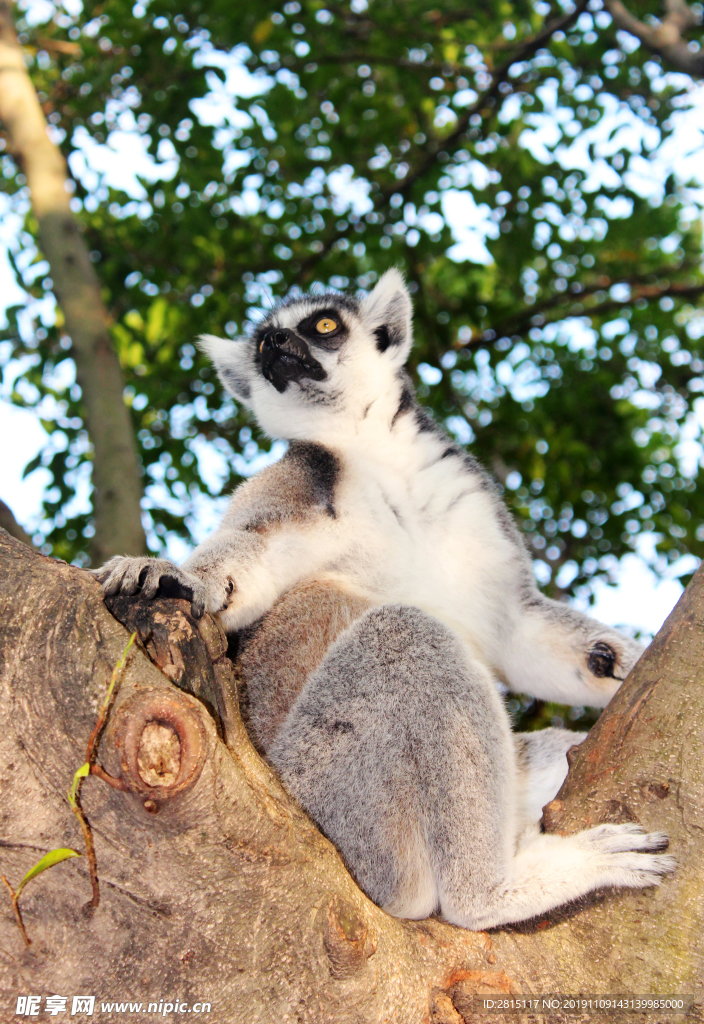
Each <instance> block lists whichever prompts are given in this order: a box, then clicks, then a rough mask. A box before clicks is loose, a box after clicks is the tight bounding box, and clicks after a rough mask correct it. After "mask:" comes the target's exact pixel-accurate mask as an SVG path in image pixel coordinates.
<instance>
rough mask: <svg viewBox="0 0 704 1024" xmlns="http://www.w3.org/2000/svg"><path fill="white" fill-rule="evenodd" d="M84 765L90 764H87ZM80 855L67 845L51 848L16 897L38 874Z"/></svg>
mask: <svg viewBox="0 0 704 1024" xmlns="http://www.w3.org/2000/svg"><path fill="white" fill-rule="evenodd" d="M84 767H88V766H87V765H85V766H84ZM79 771H80V769H79ZM76 774H78V773H76ZM80 856H81V854H80V853H77V852H76V850H69V849H68V848H67V847H60V848H59V849H58V850H50V851H49V852H48V853H45V854H44V856H43V857H42V859H41V860H39V861H37V863H36V864H35V865H34V867H33V868H30V869H29V871H28V872H27V874H26V875H25V876H24V878H23V879H22V881H21V882H20V884H19V885H18V886H17V892H16V893H15V898H17V897H18V896H19V894H20V893H21V892H22V890H23V889H24V887H25V885H26V884H27V882H31V881H32V879H33V878H36V877H37V875H41V873H42V872H43V871H47V870H48V869H49V868H53V867H54V865H55V864H60V863H61V862H62V861H64V860H70V859H71V857H80Z"/></svg>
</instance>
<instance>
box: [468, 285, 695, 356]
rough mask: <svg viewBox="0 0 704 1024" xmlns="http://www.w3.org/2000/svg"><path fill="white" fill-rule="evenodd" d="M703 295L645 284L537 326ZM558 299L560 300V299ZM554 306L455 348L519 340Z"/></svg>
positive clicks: (529, 312)
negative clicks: (644, 301)
mask: <svg viewBox="0 0 704 1024" xmlns="http://www.w3.org/2000/svg"><path fill="white" fill-rule="evenodd" d="M632 280H633V279H631V281H628V280H626V279H619V280H618V281H612V282H611V283H610V284H609V285H607V286H606V287H611V286H612V285H614V284H630V283H631V282H632ZM603 290H604V286H603V285H601V286H597V287H595V288H594V289H591V290H586V291H585V292H582V293H581V296H584V295H585V294H587V295H588V294H590V293H592V294H593V293H594V292H598V291H603ZM702 294H704V284H682V283H680V282H674V283H670V284H667V285H656V284H644V285H641V287H639V288H634V289H633V290H632V291H631V295H630V296H629V298H627V299H606V300H605V301H604V302H597V303H595V304H594V305H592V306H587V307H586V308H584V307H582V308H579V309H577V308H575V306H572V309H571V310H565V311H563V312H561V313H558V314H557V315H555V316H553V317H549V318H547V317H546V318H545V319H544V321H543V323H542V324H540V325H539V326H540V327H541V328H542V327H545V326H546V325H547V324H554V323H559V322H560V321H561V320H567V319H569V318H570V317H578V316H587V317H590V316H601V315H602V314H603V313H611V312H612V311H613V310H616V309H626V308H628V307H629V306H633V305H634V304H635V303H636V302H637V301H638V300H639V299H647V300H648V301H650V302H652V301H655V300H657V299H662V298H665V297H666V296H670V297H671V298H678V299H696V298H698V297H699V296H700V295H702ZM555 298H557V297H555ZM560 298H563V297H562V296H560ZM564 301H565V303H567V302H576V303H577V304H578V305H579V306H581V303H580V302H579V299H578V297H577V296H574V295H571V296H567V295H565V296H564ZM554 305H555V302H553V301H550V302H546V303H545V304H544V305H543V306H541V307H533V308H532V309H529V310H526V311H525V313H524V317H523V318H522V319H520V320H514V321H504V322H503V323H500V324H498V325H497V327H495V328H489V329H488V330H486V331H481V332H478V333H477V334H476V335H473V336H472V337H471V338H470V339H469V341H468V342H466V343H465V344H464V345H458V346H457V347H458V349H476V348H487V347H488V346H490V345H493V344H494V342H495V341H496V339H497V338H501V337H504V336H506V335H521V336H522V335H524V334H527V333H528V331H529V330H531V329H532V328H533V327H535V326H538V325H536V324H535V323H534V322H533V321H534V319H535V317H536V316H541V315H542V311H543V310H545V309H549V308H553V307H554Z"/></svg>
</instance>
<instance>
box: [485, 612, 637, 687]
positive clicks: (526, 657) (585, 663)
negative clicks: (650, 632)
mask: <svg viewBox="0 0 704 1024" xmlns="http://www.w3.org/2000/svg"><path fill="white" fill-rule="evenodd" d="M642 652H643V647H642V646H641V644H639V643H637V642H636V641H635V640H631V639H630V638H629V637H626V636H624V635H623V634H622V633H619V632H617V631H616V630H615V629H611V627H610V626H604V625H603V624H602V623H600V622H597V621H596V620H595V619H592V618H590V617H589V616H588V615H584V614H583V613H582V612H579V611H577V610H576V609H574V608H570V607H569V606H568V605H565V604H561V603H559V602H557V601H550V600H549V599H548V598H546V597H542V595H537V596H536V598H535V600H533V601H531V602H530V603H529V604H528V605H527V606H525V607H523V608H522V609H521V613H520V615H519V616H517V617H516V619H515V620H511V621H510V622H508V620H507V628H506V630H505V632H504V634H503V635H502V638H501V645H500V650H499V651H498V652H497V662H498V667H499V669H500V670H501V672H502V674H503V676H504V678H505V680H506V682H507V683H508V685H509V686H510V687H511V689H512V690H514V691H515V692H517V693H529V694H531V695H532V696H534V697H540V698H542V699H544V700H555V701H559V702H561V703H563V704H589V705H591V706H593V707H605V706H606V704H608V702H609V700H610V699H611V697H612V696H613V695H614V693H615V692H616V690H617V689H618V688H619V686H620V685H621V683H622V682H623V680H624V679H625V678H626V676H627V675H628V673H629V672H630V670H631V669H632V667H633V666H634V665H635V663H636V662H637V661H638V658H639V657H640V656H641V654H642Z"/></svg>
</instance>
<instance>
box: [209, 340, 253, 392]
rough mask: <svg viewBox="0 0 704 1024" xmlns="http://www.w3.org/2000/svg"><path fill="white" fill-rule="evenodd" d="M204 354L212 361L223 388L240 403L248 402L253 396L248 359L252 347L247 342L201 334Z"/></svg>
mask: <svg viewBox="0 0 704 1024" xmlns="http://www.w3.org/2000/svg"><path fill="white" fill-rule="evenodd" d="M198 342H199V345H200V347H201V349H202V350H203V352H205V354H206V355H207V356H209V357H210V359H212V361H213V363H214V364H215V369H216V370H217V371H218V377H219V378H220V380H221V381H222V384H223V387H224V388H225V389H226V390H227V391H229V392H230V394H231V395H234V396H235V398H236V399H237V400H238V401H239V402H245V403H246V402H247V399H248V398H249V396H250V394H251V387H250V383H249V381H250V373H249V372H248V369H247V366H248V358H249V356H250V352H249V349H250V347H251V346H250V345H248V344H247V343H246V341H244V340H243V341H226V340H225V339H224V338H216V337H215V335H214V334H201V336H200V338H199V339H198Z"/></svg>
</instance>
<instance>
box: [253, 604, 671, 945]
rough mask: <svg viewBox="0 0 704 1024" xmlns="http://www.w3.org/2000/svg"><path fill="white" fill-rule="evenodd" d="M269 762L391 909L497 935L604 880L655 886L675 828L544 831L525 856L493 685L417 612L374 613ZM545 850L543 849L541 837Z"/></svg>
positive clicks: (290, 722) (310, 695)
mask: <svg viewBox="0 0 704 1024" xmlns="http://www.w3.org/2000/svg"><path fill="white" fill-rule="evenodd" d="M269 757H270V759H271V761H272V762H273V764H274V765H275V766H276V767H277V768H278V770H279V772H280V773H281V776H282V778H283V781H284V784H285V785H286V787H287V789H288V790H289V792H291V793H292V794H293V795H294V796H295V797H296V798H297V799H298V800H299V801H300V803H301V804H302V805H303V807H304V808H305V809H306V810H307V811H308V812H309V814H310V815H311V816H312V817H313V818H314V819H315V820H316V821H317V822H318V824H319V825H320V827H321V828H322V830H323V831H324V832H325V833H326V834H327V835H328V836H329V838H330V839H331V840H332V841H333V842H334V843H335V844H336V845H337V847H338V849H339V850H340V852H341V854H342V856H343V858H344V859H345V861H346V863H347V865H348V867H349V868H350V871H351V872H352V874H353V875H354V876H355V878H356V879H357V881H358V883H359V884H360V886H361V887H362V888H363V889H364V890H365V891H366V892H367V894H368V895H369V896H370V897H371V898H372V899H373V900H374V901H375V902H376V903H378V904H380V905H381V906H382V907H384V909H386V910H388V911H389V912H390V913H393V914H396V915H398V916H402V917H415V918H418V917H423V916H425V915H427V914H429V913H431V912H432V911H433V910H434V909H437V907H438V906H439V908H440V910H441V911H442V913H443V914H444V915H445V916H446V917H447V918H448V920H450V921H452V922H454V923H457V924H462V925H464V926H465V927H469V928H486V927H491V926H493V925H498V924H502V923H508V922H510V921H519V920H523V919H526V918H529V917H532V916H534V915H535V914H539V913H544V912H545V911H547V910H550V909H551V908H553V907H556V906H559V905H560V904H561V903H564V902H566V901H567V900H570V899H574V898H576V897H577V896H581V895H584V894H585V893H587V892H589V891H590V890H592V889H595V888H597V887H598V886H601V885H627V886H634V887H638V886H645V885H651V884H653V883H654V882H656V881H658V880H659V876H660V875H662V874H664V873H665V872H666V871H668V870H670V869H671V868H672V866H673V862H672V859H671V858H668V857H663V856H658V855H653V854H647V853H641V852H636V851H640V850H642V849H653V848H661V847H662V846H663V845H664V844H665V842H666V840H665V838H664V837H663V836H661V835H655V836H647V837H646V836H645V835H644V834H643V833H642V831H641V830H639V829H637V828H635V829H634V827H633V826H631V825H625V826H623V825H608V826H600V827H599V828H597V829H592V830H591V831H590V832H586V833H582V834H580V835H578V836H570V837H561V836H541V835H539V834H537V833H536V835H535V836H534V837H533V838H532V840H531V841H530V842H529V843H525V842H524V843H523V844H522V846H521V850H520V851H519V852H518V853H516V841H517V827H518V817H517V809H516V799H517V794H516V789H517V787H516V778H515V776H516V765H515V753H514V748H513V739H512V736H511V732H510V729H509V725H508V717H507V715H506V713H505V711H504V709H503V707H502V705H501V702H500V699H499V697H498V695H497V693H496V689H495V687H494V685H493V682H492V680H491V679H490V677H489V676H488V674H487V673H486V671H485V670H484V669H483V668H482V667H481V666H480V665H478V664H473V663H471V662H470V661H469V660H468V656H467V653H466V651H465V649H464V648H463V647H462V645H461V644H460V642H459V641H458V640H457V638H456V637H455V636H454V635H453V634H452V633H451V632H450V631H449V630H448V629H447V627H446V626H444V625H443V624H442V623H440V622H438V621H437V620H435V619H433V618H431V617H430V616H428V615H426V614H425V613H424V612H421V611H420V610H419V609H417V608H409V607H401V606H385V607H381V608H374V609H371V610H370V611H367V612H366V613H365V614H364V615H362V617H361V618H360V619H358V620H357V622H355V623H354V624H353V625H352V626H351V627H350V628H349V629H348V630H347V631H345V632H344V633H342V634H340V636H339V637H338V639H337V641H336V642H335V643H334V644H333V646H332V648H331V649H330V651H329V652H328V654H327V656H326V657H325V659H324V660H323V662H322V663H321V665H320V667H319V668H318V670H317V671H316V672H315V673H314V674H313V675H312V676H311V677H310V678H309V679H308V681H307V682H306V684H305V686H304V687H303V689H302V691H301V693H300V695H299V696H298V698H297V700H296V702H295V703H294V705H293V707H292V709H291V711H290V713H289V715H288V716H287V718H286V720H285V722H284V724H283V725H282V727H281V729H280V731H279V733H278V735H277V737H276V739H275V741H274V744H273V746H272V747H271V749H270V751H269ZM536 844H537V845H536Z"/></svg>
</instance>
